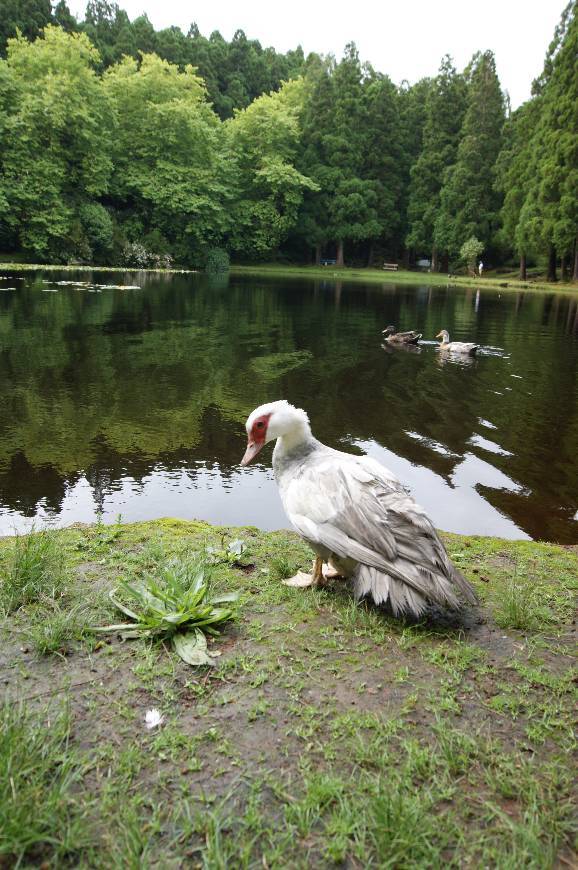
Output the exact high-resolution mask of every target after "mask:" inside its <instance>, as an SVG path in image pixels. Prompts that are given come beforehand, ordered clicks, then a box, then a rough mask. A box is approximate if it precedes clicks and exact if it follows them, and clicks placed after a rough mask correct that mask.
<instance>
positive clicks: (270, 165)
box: [225, 80, 316, 258]
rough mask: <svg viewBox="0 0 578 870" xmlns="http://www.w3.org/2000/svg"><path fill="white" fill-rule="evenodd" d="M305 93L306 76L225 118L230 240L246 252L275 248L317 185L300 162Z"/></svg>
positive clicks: (259, 254)
mask: <svg viewBox="0 0 578 870" xmlns="http://www.w3.org/2000/svg"><path fill="white" fill-rule="evenodd" d="M303 96H304V83H303V81H302V80H296V81H293V82H288V83H287V84H285V85H283V87H282V88H281V90H280V91H278V92H275V93H271V94H267V95H265V96H262V97H259V98H258V99H257V100H255V101H254V102H253V103H251V105H250V106H249V107H248V108H247V109H245V110H243V111H240V112H237V114H236V115H235V117H234V118H233V119H231V120H230V121H227V122H226V123H225V132H226V136H227V141H228V148H229V152H230V158H231V163H230V164H229V165H230V168H231V171H232V175H231V176H230V182H231V183H232V184H233V190H234V194H233V201H232V205H231V224H230V232H229V241H230V246H231V249H232V250H233V251H234V252H237V253H238V254H240V255H241V256H243V257H249V258H262V257H265V256H268V255H271V254H272V253H274V252H276V250H277V248H278V247H279V245H280V243H281V242H282V241H283V240H284V239H285V238H286V237H287V235H288V233H289V231H290V230H291V229H292V228H293V226H294V224H295V222H296V220H297V214H298V210H299V206H300V205H301V202H302V199H303V192H304V191H305V190H316V184H315V182H314V181H312V180H311V178H309V177H308V176H306V175H304V174H303V173H302V172H300V171H299V170H298V169H297V168H296V166H295V161H296V156H297V151H298V146H299V138H300V124H299V118H300V114H301V112H302V108H303Z"/></svg>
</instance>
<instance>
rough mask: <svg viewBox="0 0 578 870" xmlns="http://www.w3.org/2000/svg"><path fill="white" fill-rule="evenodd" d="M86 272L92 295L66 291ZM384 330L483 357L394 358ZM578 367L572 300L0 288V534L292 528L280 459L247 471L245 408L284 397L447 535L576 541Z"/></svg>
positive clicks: (40, 277) (375, 287)
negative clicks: (376, 467) (168, 525)
mask: <svg viewBox="0 0 578 870" xmlns="http://www.w3.org/2000/svg"><path fill="white" fill-rule="evenodd" d="M76 277H78V279H79V281H84V282H88V281H90V282H94V283H93V284H86V283H85V284H82V285H77V286H75V285H73V284H70V283H56V282H59V281H62V282H70V281H72V280H73V279H74V278H76ZM49 282H53V283H49ZM96 284H101V285H117V286H116V287H115V286H100V287H99V286H95V285H96ZM118 285H130V286H132V287H135V288H139V289H118ZM9 288H14V289H9ZM389 323H392V324H395V325H396V326H397V327H398V328H401V329H409V328H416V329H418V330H419V331H421V332H423V334H424V338H426V339H428V340H432V339H433V337H434V336H435V334H436V333H437V332H438V331H439V330H440V329H441V328H445V329H448V330H449V332H450V336H451V338H454V339H461V340H472V341H476V342H479V343H480V344H482V345H483V347H484V350H483V352H482V353H481V354H480V356H479V357H478V358H476V359H472V360H469V359H466V360H463V359H462V360H460V359H456V360H454V359H444V356H443V355H440V354H439V352H438V351H437V350H436V348H435V347H434V345H433V344H428V345H424V346H423V347H422V348H421V349H420V350H419V351H418V352H414V353H411V352H407V351H403V350H390V349H384V348H383V347H382V344H381V330H382V329H383V328H384V327H385V326H387V325H388V324H389ZM577 372H578V296H574V297H572V296H566V295H563V294H559V295H558V294H557V295H554V294H550V295H540V294H536V293H530V292H527V293H523V292H520V293H511V292H508V291H505V292H503V293H502V294H501V295H500V294H499V293H497V292H494V291H488V290H485V291H482V292H478V290H477V288H476V287H475V286H473V287H472V288H471V289H464V288H458V287H455V286H452V287H450V288H445V287H436V288H432V287H428V286H427V278H426V277H424V279H423V282H422V283H420V284H416V285H414V286H409V285H398V286H396V284H395V283H389V282H388V283H384V284H363V283H346V282H341V281H338V280H332V279H331V278H329V277H328V280H309V279H307V280H305V279H297V278H269V277H261V276H255V277H252V276H247V275H244V276H243V277H237V276H230V277H229V276H222V277H216V278H213V279H209V278H207V277H206V276H203V275H151V274H144V273H134V272H131V273H114V274H113V273H102V272H101V273H91V274H89V275H88V277H87V274H86V273H83V274H78V275H74V274H71V273H70V272H66V273H63V274H60V273H58V274H56V273H48V272H47V273H44V274H42V273H34V274H31V275H28V276H26V277H25V279H24V280H23V279H22V278H15V277H14V276H13V277H12V278H11V277H9V276H8V275H6V274H4V275H3V276H2V278H1V279H0V384H1V393H0V534H11V533H13V532H14V531H15V530H19V529H25V528H28V527H29V525H30V523H31V521H33V520H34V521H35V523H36V525H37V526H38V525H40V524H41V523H42V522H44V521H45V520H46V521H50V522H55V523H57V524H61V525H65V524H70V523H72V522H76V521H81V522H91V521H94V519H95V518H96V516H97V514H98V513H99V512H101V513H102V515H103V519H104V521H105V522H112V521H114V520H115V519H116V518H117V516H118V514H121V515H122V519H123V521H132V520H139V519H149V518H154V517H161V516H174V517H184V518H200V519H206V520H209V521H211V522H215V523H219V524H224V525H229V524H251V525H256V526H259V527H261V528H265V529H273V528H280V527H285V526H287V525H288V522H287V520H286V518H285V516H284V513H283V510H282V508H281V504H280V500H279V496H278V494H277V489H276V486H275V483H274V480H273V477H272V474H271V470H270V460H271V450H270V448H266V449H265V450H264V451H263V452H262V453H261V454H260V456H259V459H260V460H262V461H261V462H257V463H256V464H255V465H253V466H249V467H248V468H246V469H242V468H240V466H239V460H240V458H241V456H242V455H243V452H244V449H245V441H246V436H245V432H244V427H243V423H244V420H245V418H246V417H247V415H248V414H249V412H250V411H251V410H252V409H253V408H254V407H255V406H256V405H259V404H261V403H262V402H267V401H271V400H273V399H278V398H287V399H289V400H290V401H291V402H293V403H294V404H296V405H298V406H300V407H303V408H305V409H306V410H307V411H308V413H309V415H310V418H311V422H312V427H313V431H314V433H315V434H316V435H317V437H318V438H320V439H321V440H322V441H324V442H325V443H327V444H330V445H331V446H333V447H336V448H339V449H343V450H348V451H358V452H366V453H368V454H370V455H372V456H375V457H376V458H377V459H379V460H381V461H382V462H383V463H384V464H385V465H387V466H388V467H389V468H390V469H392V470H393V471H394V472H395V473H396V474H397V475H398V476H399V477H400V478H401V480H402V481H403V482H404V484H405V485H406V486H408V487H409V488H410V489H411V491H412V492H413V494H414V495H415V497H416V498H417V499H418V500H419V502H420V503H421V504H423V505H424V507H425V508H426V509H427V510H428V512H429V513H430V515H431V517H432V519H433V520H434V522H435V524H436V525H437V526H438V527H439V528H442V529H445V530H448V531H455V532H463V533H478V534H483V535H486V534H491V535H500V536H503V537H508V538H537V539H545V540H552V541H559V542H564V543H576V542H578V378H577Z"/></svg>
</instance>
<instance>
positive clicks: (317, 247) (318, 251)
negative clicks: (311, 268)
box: [315, 244, 321, 266]
mask: <svg viewBox="0 0 578 870" xmlns="http://www.w3.org/2000/svg"><path fill="white" fill-rule="evenodd" d="M315 265H316V266H320V265H321V245H319V244H317V245H315Z"/></svg>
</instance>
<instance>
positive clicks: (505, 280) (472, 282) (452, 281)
mask: <svg viewBox="0 0 578 870" xmlns="http://www.w3.org/2000/svg"><path fill="white" fill-rule="evenodd" d="M231 272H232V273H233V274H237V275H243V274H263V275H279V276H281V275H283V276H287V277H291V276H295V277H303V276H307V277H312V278H325V279H328V280H333V281H335V280H339V279H343V280H347V281H368V282H372V283H374V282H380V283H384V284H418V283H419V284H431V285H434V286H436V287H438V286H443V287H452V286H454V285H456V286H459V287H464V286H465V287H470V288H472V289H476V290H478V289H488V290H500V291H501V290H516V291H520V290H524V291H526V290H530V291H537V290H538V291H541V292H551V293H570V294H574V293H577V292H578V283H576V282H569V283H563V282H561V281H560V282H557V283H556V284H553V283H549V282H546V281H532V280H529V281H520V280H519V279H515V278H510V277H509V276H508V275H500V276H491V277H489V278H474V279H472V278H469V277H468V276H467V275H455V276H452V277H451V278H448V276H447V275H442V274H440V273H439V272H412V271H410V270H409V269H400V270H399V271H397V272H385V271H382V270H380V269H367V268H358V269H353V268H348V267H341V268H337V267H336V266H284V265H277V264H272V263H269V264H263V265H255V266H237V265H233V266H231Z"/></svg>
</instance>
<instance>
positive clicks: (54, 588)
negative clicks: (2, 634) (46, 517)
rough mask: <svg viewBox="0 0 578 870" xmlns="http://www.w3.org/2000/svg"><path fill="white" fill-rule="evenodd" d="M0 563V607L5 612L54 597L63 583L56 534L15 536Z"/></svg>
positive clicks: (61, 559)
mask: <svg viewBox="0 0 578 870" xmlns="http://www.w3.org/2000/svg"><path fill="white" fill-rule="evenodd" d="M3 556H4V558H3V560H2V563H0V607H1V608H2V609H3V610H4V612H5V613H6V614H8V613H12V612H13V611H14V610H17V609H18V608H19V607H22V606H23V605H25V604H30V603H31V602H34V601H39V600H40V599H42V598H48V599H56V598H58V597H60V596H61V595H62V594H63V593H64V591H65V590H66V586H67V570H66V566H65V563H64V559H63V552H62V548H61V545H60V540H59V537H58V535H57V534H56V533H54V532H52V531H49V530H44V531H40V532H34V533H32V534H30V535H17V536H16V537H15V538H14V540H13V542H11V545H10V546H9V549H8V550H7V552H4V553H3Z"/></svg>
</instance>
